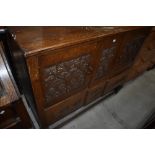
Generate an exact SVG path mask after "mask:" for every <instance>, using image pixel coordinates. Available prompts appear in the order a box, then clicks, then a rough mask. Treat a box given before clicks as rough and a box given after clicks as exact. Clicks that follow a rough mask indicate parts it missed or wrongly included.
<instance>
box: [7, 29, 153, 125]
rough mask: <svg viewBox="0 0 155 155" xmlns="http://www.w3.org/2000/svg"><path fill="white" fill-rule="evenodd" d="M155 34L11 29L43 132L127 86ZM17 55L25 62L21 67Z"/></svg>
mask: <svg viewBox="0 0 155 155" xmlns="http://www.w3.org/2000/svg"><path fill="white" fill-rule="evenodd" d="M150 29H151V27H9V31H10V33H13V34H14V35H13V36H15V37H14V38H12V37H11V35H8V36H9V37H8V38H9V40H10V41H9V42H11V44H10V45H9V46H10V48H11V49H12V50H11V51H10V57H11V60H12V62H14V63H13V64H14V66H15V67H14V70H15V72H16V73H18V74H19V75H22V70H20V68H19V67H18V66H19V64H20V66H22V68H23V69H24V70H25V72H24V75H26V77H27V78H26V79H25V80H26V81H28V83H27V87H28V88H29V89H25V88H24V87H23V83H24V82H22V83H21V84H20V85H21V87H22V91H23V92H26V93H25V96H26V97H27V100H28V101H29V104H30V105H35V109H36V113H37V114H38V116H39V120H40V121H41V125H42V127H47V126H48V125H50V124H51V123H54V122H56V121H58V120H59V119H61V118H63V117H64V116H66V115H68V114H69V113H71V112H73V111H75V110H77V109H78V108H80V107H81V106H85V105H86V104H89V103H90V102H92V101H94V100H96V99H97V98H99V97H101V96H103V95H105V94H106V93H108V92H110V91H113V90H114V89H115V88H117V87H119V86H121V85H123V84H124V83H125V82H126V79H127V76H128V75H129V73H130V69H131V68H132V65H133V63H134V61H135V58H136V57H137V55H138V53H139V51H140V49H141V46H142V45H143V42H144V40H145V38H146V37H147V35H148V34H149V32H150ZM14 45H16V48H15V47H14ZM14 49H16V50H14ZM16 51H18V52H16ZM17 53H18V54H17ZM17 55H22V56H21V58H22V60H23V61H24V63H22V62H20V63H16V61H15V60H18V59H19V57H18V59H17ZM21 79H22V80H21ZM18 80H21V81H24V78H23V77H22V76H18V77H17V81H18ZM26 90H30V91H26ZM31 90H32V91H31ZM31 97H34V100H32V99H31V100H30V99H29V98H31Z"/></svg>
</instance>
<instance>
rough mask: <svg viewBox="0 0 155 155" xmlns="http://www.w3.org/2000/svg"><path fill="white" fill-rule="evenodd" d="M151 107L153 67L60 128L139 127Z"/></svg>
mask: <svg viewBox="0 0 155 155" xmlns="http://www.w3.org/2000/svg"><path fill="white" fill-rule="evenodd" d="M154 110H155V69H154V70H150V71H147V72H145V73H144V74H143V75H142V76H140V77H138V78H137V79H136V80H134V81H132V82H129V83H127V84H126V85H125V86H124V87H123V88H122V89H121V90H120V91H119V93H117V94H114V95H112V96H110V97H108V98H106V99H105V100H102V101H101V102H99V103H98V104H96V105H95V106H93V107H92V108H89V110H87V111H85V112H83V113H82V114H80V115H78V116H77V117H75V118H74V119H72V120H71V121H69V122H68V123H66V124H64V125H63V126H61V128H62V129H132V128H141V126H142V125H143V123H144V122H145V120H146V119H147V118H148V117H149V116H150V114H151V113H152V111H154Z"/></svg>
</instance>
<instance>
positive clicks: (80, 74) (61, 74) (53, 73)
mask: <svg viewBox="0 0 155 155" xmlns="http://www.w3.org/2000/svg"><path fill="white" fill-rule="evenodd" d="M89 63H90V55H83V56H80V57H78V58H75V59H72V60H68V61H64V62H62V63H59V64H55V65H52V66H49V67H47V68H45V69H44V70H43V78H44V88H45V100H46V103H47V104H48V105H49V104H52V102H54V101H55V100H57V99H59V98H61V97H63V96H69V95H70V94H71V93H72V92H73V91H76V90H78V89H80V88H83V87H84V86H85V85H86V84H87V82H88V81H87V80H86V76H87V73H88V71H89V67H90V66H89Z"/></svg>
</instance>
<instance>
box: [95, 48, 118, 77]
mask: <svg viewBox="0 0 155 155" xmlns="http://www.w3.org/2000/svg"><path fill="white" fill-rule="evenodd" d="M115 50H116V47H111V48H106V49H104V50H103V52H102V56H101V58H100V65H99V68H98V70H97V74H96V79H99V78H101V77H103V76H104V75H105V74H107V72H108V70H109V65H110V61H111V59H112V58H113V56H114V52H115Z"/></svg>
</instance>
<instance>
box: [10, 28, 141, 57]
mask: <svg viewBox="0 0 155 155" xmlns="http://www.w3.org/2000/svg"><path fill="white" fill-rule="evenodd" d="M141 28H142V27H105V26H102V27H96V26H95V27H93V26H92V27H91V26H84V27H81V26H80V27H77V26H76V27H70V26H68V27H64V26H63V27H60V26H57V27H53V26H51V27H39V26H37V27H34V26H33V27H9V29H10V31H11V32H12V33H13V34H15V35H16V41H17V43H18V44H19V46H20V47H21V49H22V50H23V51H24V55H25V56H30V55H34V54H37V53H39V52H40V51H43V50H47V49H50V50H52V49H56V48H60V47H64V46H66V45H73V44H76V43H80V42H84V41H89V40H92V39H95V38H100V37H104V36H108V35H113V34H117V33H121V32H126V31H131V30H136V29H141Z"/></svg>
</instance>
